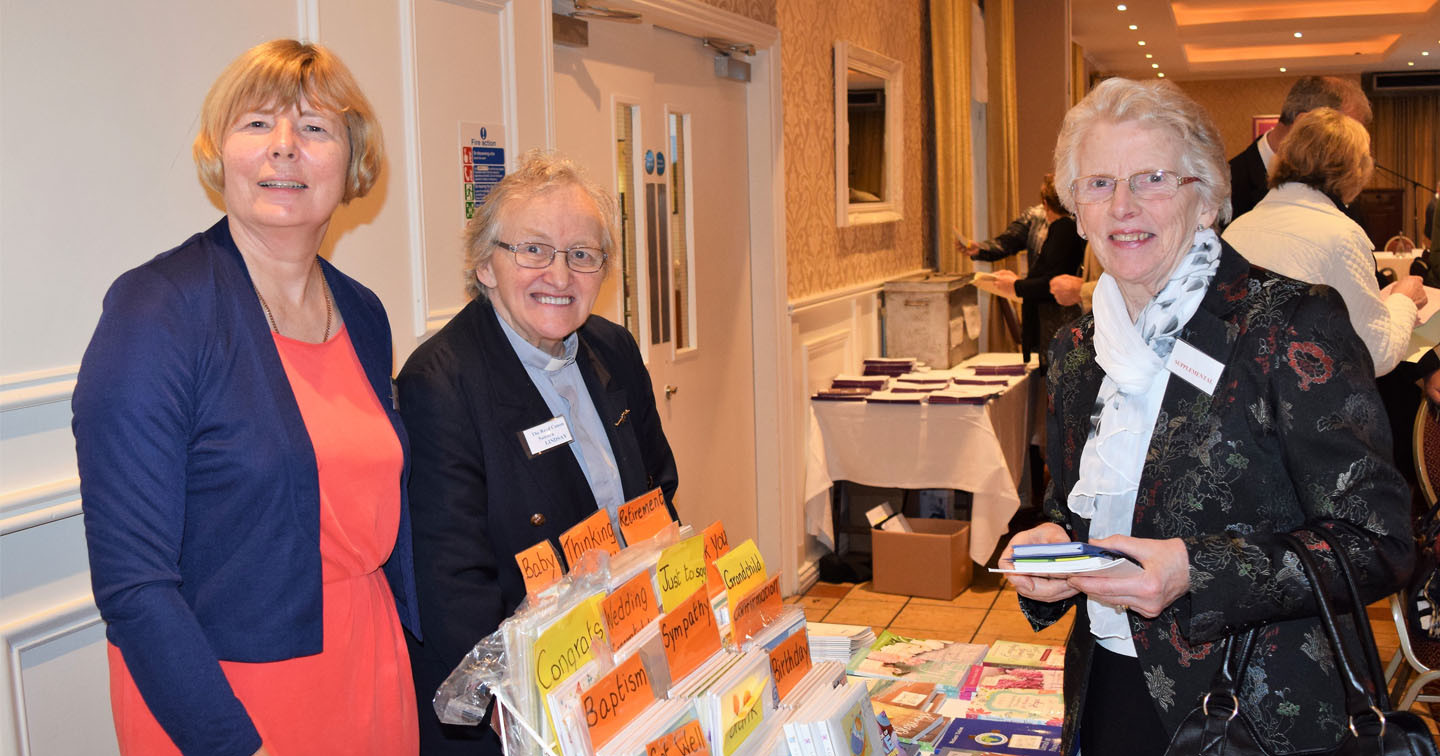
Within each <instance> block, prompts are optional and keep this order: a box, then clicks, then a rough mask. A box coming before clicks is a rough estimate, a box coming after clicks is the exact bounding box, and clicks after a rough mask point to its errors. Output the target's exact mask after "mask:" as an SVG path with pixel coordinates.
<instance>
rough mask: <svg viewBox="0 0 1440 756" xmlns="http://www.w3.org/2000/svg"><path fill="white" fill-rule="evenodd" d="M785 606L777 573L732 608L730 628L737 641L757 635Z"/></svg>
mask: <svg viewBox="0 0 1440 756" xmlns="http://www.w3.org/2000/svg"><path fill="white" fill-rule="evenodd" d="M784 608H785V605H784V603H783V602H782V601H781V600H780V576H779V575H776V576H775V577H772V578H770V579H769V580H766V581H765V582H763V583H761V584H760V585H759V586H758V587H756V588H755V590H753V591H751V592H749V593H747V594H745V597H744V598H742V599H740V600H739V601H737V602H735V607H734V608H733V609H731V610H730V628H731V632H732V633H733V634H734V636H735V642H736V643H740V642H741V641H744V640H746V639H748V638H753V637H755V634H756V633H758V632H760V629H761V628H763V627H765V623H767V622H773V621H774V620H775V618H776V617H779V616H780V612H781V611H783V610H784Z"/></svg>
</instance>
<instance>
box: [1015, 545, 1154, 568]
mask: <svg viewBox="0 0 1440 756" xmlns="http://www.w3.org/2000/svg"><path fill="white" fill-rule="evenodd" d="M1001 564H1002V566H1001V567H1000V568H997V569H994V570H991V571H992V572H1014V573H1018V574H1022V575H1076V574H1081V573H1084V574H1095V575H1106V576H1109V577H1127V576H1129V575H1138V574H1140V572H1141V567H1140V565H1139V564H1137V563H1136V562H1135V561H1134V560H1132V559H1130V557H1128V556H1126V555H1124V554H1122V553H1120V552H1118V551H1113V550H1110V549H1102V548H1100V547H1098V546H1093V545H1091V544H1088V543H1081V542H1079V541H1071V542H1066V543H1027V544H1021V545H1019V546H1016V547H1015V549H1014V553H1013V558H1012V559H1011V560H1010V561H1006V562H1002V563H1001Z"/></svg>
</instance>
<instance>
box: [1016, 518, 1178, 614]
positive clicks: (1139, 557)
mask: <svg viewBox="0 0 1440 756" xmlns="http://www.w3.org/2000/svg"><path fill="white" fill-rule="evenodd" d="M1091 543H1092V544H1094V545H1096V546H1099V547H1101V548H1106V549H1114V550H1115V551H1119V552H1121V553H1124V554H1129V555H1130V557H1131V558H1133V559H1134V560H1135V561H1137V562H1139V563H1140V566H1141V567H1144V568H1145V572H1144V573H1143V574H1140V575H1136V576H1134V577H1124V578H1111V577H1085V576H1083V575H1075V576H1072V577H1070V579H1069V580H1068V582H1069V584H1070V586H1071V587H1072V588H1074V589H1075V590H1077V591H1080V592H1081V593H1084V594H1085V595H1086V596H1088V597H1089V598H1092V599H1095V600H1096V601H1099V602H1101V603H1103V604H1109V605H1111V606H1116V607H1122V608H1128V609H1133V610H1135V611H1136V612H1137V613H1139V614H1141V615H1143V616H1145V617H1151V618H1154V617H1156V616H1159V614H1160V612H1162V611H1164V610H1165V607H1167V606H1170V604H1172V603H1174V602H1175V599H1178V598H1180V597H1181V596H1184V595H1185V594H1186V593H1188V592H1189V591H1190V552H1189V551H1188V550H1187V549H1186V548H1185V542H1184V541H1182V540H1180V539H1179V538H1167V539H1165V540H1163V541H1162V540H1157V539H1154V538H1132V537H1131V536H1123V535H1114V536H1110V537H1108V538H1100V539H1096V540H1094V541H1091ZM1017 590H1018V588H1017Z"/></svg>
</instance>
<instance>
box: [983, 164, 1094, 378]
mask: <svg viewBox="0 0 1440 756" xmlns="http://www.w3.org/2000/svg"><path fill="white" fill-rule="evenodd" d="M1040 203H1041V206H1042V207H1044V208H1045V222H1046V224H1047V226H1048V227H1049V230H1048V231H1047V232H1046V234H1045V242H1044V244H1043V245H1042V246H1041V248H1040V254H1039V255H1036V257H1035V259H1034V260H1032V261H1031V262H1030V268H1029V273H1028V274H1027V275H1026V276H1025V277H1024V278H1018V277H1017V276H1016V275H1015V272H1014V271H1009V270H1001V271H997V272H996V273H995V278H996V281H995V282H996V284H997V285H998V286H999V288H1000V290H1001V292H1002V294H1003V295H1005V296H1018V297H1019V298H1020V323H1021V331H1020V334H1021V335H1020V348H1021V349H1022V350H1023V351H1024V356H1025V360H1026V361H1029V359H1030V354H1031V353H1032V352H1034V353H1039V354H1040V356H1041V362H1042V363H1043V362H1044V356H1045V354H1044V353H1045V347H1046V345H1048V344H1049V343H1050V339H1051V338H1052V337H1053V336H1054V335H1055V332H1056V331H1057V330H1059V329H1060V327H1061V326H1063V325H1065V324H1066V323H1069V322H1070V321H1072V320H1074V319H1075V318H1077V317H1079V316H1080V308H1079V307H1075V306H1073V305H1071V306H1065V305H1062V304H1059V303H1057V302H1056V300H1055V296H1054V295H1053V294H1051V291H1050V283H1051V280H1052V279H1054V278H1055V277H1056V276H1060V275H1073V274H1075V273H1078V272H1079V271H1080V268H1081V265H1082V264H1083V263H1084V262H1085V240H1084V239H1081V238H1080V235H1079V234H1077V233H1075V218H1074V217H1073V216H1071V215H1070V211H1068V210H1066V209H1065V207H1064V206H1063V205H1061V204H1060V195H1059V194H1057V193H1056V192H1055V176H1054V174H1049V173H1047V174H1045V180H1044V182H1043V183H1042V184H1041V185H1040Z"/></svg>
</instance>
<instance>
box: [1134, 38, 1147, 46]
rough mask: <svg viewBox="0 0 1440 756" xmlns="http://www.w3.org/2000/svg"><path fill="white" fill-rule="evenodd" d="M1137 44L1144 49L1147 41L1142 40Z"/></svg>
mask: <svg viewBox="0 0 1440 756" xmlns="http://www.w3.org/2000/svg"><path fill="white" fill-rule="evenodd" d="M1136 44H1138V45H1140V46H1141V47H1144V46H1145V40H1143V39H1142V40H1140V41H1139V42H1137V43H1136Z"/></svg>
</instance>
